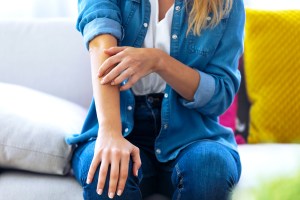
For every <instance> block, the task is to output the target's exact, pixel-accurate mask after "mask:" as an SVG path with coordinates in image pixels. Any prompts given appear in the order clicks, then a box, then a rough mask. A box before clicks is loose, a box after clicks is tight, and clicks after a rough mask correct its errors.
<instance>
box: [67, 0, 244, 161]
mask: <svg viewBox="0 0 300 200" xmlns="http://www.w3.org/2000/svg"><path fill="white" fill-rule="evenodd" d="M185 2H186V1H184V0H175V2H174V13H173V20H172V21H173V23H172V27H171V36H170V41H171V47H170V50H171V51H170V56H172V57H173V58H175V59H177V60H178V61H180V62H182V63H184V64H186V65H187V66H189V67H191V68H193V69H195V70H196V71H198V73H199V74H200V76H201V80H200V83H199V86H198V89H197V91H196V93H195V95H194V99H193V101H187V100H185V99H183V98H182V97H181V96H180V95H179V94H178V93H177V92H176V91H175V90H173V89H172V88H171V87H170V86H169V85H168V84H167V86H166V89H165V91H164V98H163V101H162V109H161V129H160V131H159V133H158V136H157V138H156V139H155V144H154V147H155V156H156V158H157V159H158V160H159V161H160V162H168V161H170V160H174V159H176V158H177V157H178V156H179V153H180V152H181V151H182V150H183V149H185V148H186V147H187V146H190V145H191V144H193V143H195V142H202V141H204V140H210V141H214V142H217V143H220V144H222V145H224V146H226V147H228V148H230V149H232V150H235V151H236V147H237V145H236V142H235V139H234V135H233V132H232V130H231V129H228V128H225V127H223V126H222V125H220V124H219V118H218V116H219V115H220V114H222V113H223V112H224V111H225V110H226V109H227V108H228V107H229V106H230V104H231V103H232V101H233V99H234V96H235V94H236V92H237V90H238V88H239V85H240V78H241V77H240V72H239V70H238V68H237V66H238V60H239V57H240V55H241V53H242V51H243V34H244V22H245V11H244V5H243V1H242V0H234V1H233V7H232V10H231V12H230V13H229V14H228V15H227V16H225V17H224V18H223V19H222V20H221V22H220V23H219V24H218V25H217V26H216V27H214V28H207V29H204V30H202V32H201V35H200V36H197V35H193V34H192V33H191V32H189V33H188V34H187V28H188V27H187V26H188V23H187V20H188V12H189V9H190V8H187V7H186V5H185ZM78 5H79V17H78V21H77V29H78V30H79V31H80V32H81V33H82V34H83V37H84V41H85V43H86V45H87V46H88V43H89V41H90V40H92V39H93V38H94V37H96V36H97V35H99V34H112V35H113V36H115V37H116V38H117V39H118V45H120V46H133V47H137V48H138V47H141V46H142V44H143V41H144V39H145V35H146V32H147V24H148V23H149V20H150V2H149V0H79V1H78ZM210 19H211V18H207V20H210ZM120 98H121V101H120V109H121V120H122V133H123V136H124V137H126V136H128V135H129V134H130V133H132V130H133V128H134V117H133V114H134V110H135V98H134V95H133V93H132V91H131V90H127V91H123V92H121V93H120ZM97 133H98V121H97V115H96V109H95V104H94V100H93V101H92V103H91V106H90V109H89V113H88V116H87V118H86V121H85V123H84V127H83V129H82V132H81V133H80V134H74V135H72V136H69V137H67V138H66V142H67V143H69V144H76V143H79V142H84V141H88V140H89V139H91V138H96V137H97Z"/></svg>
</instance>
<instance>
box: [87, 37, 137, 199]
mask: <svg viewBox="0 0 300 200" xmlns="http://www.w3.org/2000/svg"><path fill="white" fill-rule="evenodd" d="M116 45H117V41H116V39H115V38H114V37H113V36H111V35H108V34H105V35H100V36H97V37H96V38H94V39H93V40H92V41H91V42H90V43H89V52H90V59H91V72H92V84H93V95H94V99H95V106H96V112H97V118H98V123H99V130H98V137H97V140H96V145H95V152H94V157H93V160H92V163H91V166H90V169H89V173H88V177H87V183H88V184H90V183H91V182H92V180H93V177H94V175H95V172H96V170H97V169H98V168H99V167H100V169H99V178H98V185H97V193H98V194H99V195H101V194H102V192H103V188H104V184H105V181H106V177H107V175H108V174H107V173H108V168H109V166H110V180H109V191H108V196H109V197H110V198H113V197H114V195H115V193H116V192H117V195H119V196H120V195H121V194H122V192H123V190H124V187H125V183H126V180H127V177H128V165H129V160H130V156H131V157H132V160H133V172H132V173H134V175H136V176H137V171H138V169H139V168H140V166H141V160H140V155H139V149H138V148H137V147H136V146H134V145H132V144H131V143H130V142H129V141H127V140H126V139H125V138H124V137H123V136H122V125H121V118H120V91H119V87H118V86H112V85H102V84H100V81H101V78H99V77H98V76H97V74H98V70H99V67H100V66H102V65H101V64H102V63H103V62H104V61H105V60H106V59H108V58H109V57H110V55H108V54H106V53H105V52H104V49H105V48H110V47H114V46H116Z"/></svg>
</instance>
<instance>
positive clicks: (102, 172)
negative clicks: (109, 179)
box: [97, 157, 109, 195]
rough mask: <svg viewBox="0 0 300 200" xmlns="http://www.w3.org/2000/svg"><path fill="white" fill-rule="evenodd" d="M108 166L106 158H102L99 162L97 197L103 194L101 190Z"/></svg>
mask: <svg viewBox="0 0 300 200" xmlns="http://www.w3.org/2000/svg"><path fill="white" fill-rule="evenodd" d="M108 166H109V162H108V159H107V157H106V158H102V162H101V165H100V170H99V177H98V184H97V193H98V194H99V195H101V194H102V192H103V188H104V185H105V181H106V176H107V171H108Z"/></svg>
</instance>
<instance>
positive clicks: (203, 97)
mask: <svg viewBox="0 0 300 200" xmlns="http://www.w3.org/2000/svg"><path fill="white" fill-rule="evenodd" d="M196 71H197V72H198V73H199V75H200V77H201V79H200V83H199V85H198V88H197V90H196V92H195V95H194V100H193V101H187V100H185V99H181V101H182V103H183V105H184V106H186V107H188V108H199V107H202V106H204V105H206V104H207V103H208V102H209V101H210V100H211V98H212V97H213V95H214V93H215V87H216V85H215V79H214V78H213V77H212V76H211V75H209V74H206V73H204V72H201V71H199V70H196Z"/></svg>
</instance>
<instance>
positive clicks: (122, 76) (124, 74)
mask: <svg viewBox="0 0 300 200" xmlns="http://www.w3.org/2000/svg"><path fill="white" fill-rule="evenodd" d="M134 74H135V72H134V70H133V69H132V68H127V69H126V70H125V71H123V72H122V73H121V74H120V75H119V76H117V77H116V78H115V79H114V80H113V81H112V82H111V84H112V85H118V84H120V83H122V82H123V81H125V80H126V79H129V78H131V77H132V76H133V75H134Z"/></svg>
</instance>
